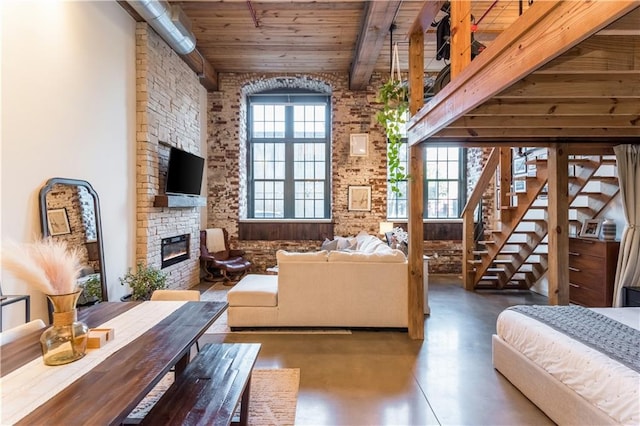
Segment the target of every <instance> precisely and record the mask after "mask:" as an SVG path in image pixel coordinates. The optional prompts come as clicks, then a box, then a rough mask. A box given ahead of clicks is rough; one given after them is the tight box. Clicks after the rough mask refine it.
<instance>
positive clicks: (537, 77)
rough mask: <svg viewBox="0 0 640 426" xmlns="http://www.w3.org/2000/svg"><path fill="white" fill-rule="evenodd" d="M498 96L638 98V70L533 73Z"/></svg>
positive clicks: (639, 88)
mask: <svg viewBox="0 0 640 426" xmlns="http://www.w3.org/2000/svg"><path fill="white" fill-rule="evenodd" d="M498 96H501V97H507V96H514V97H524V98H538V97H539V98H549V97H552V96H555V97H561V98H570V97H607V98H625V97H631V98H638V97H640V71H611V72H604V71H602V72H601V71H598V72H565V73H560V72H544V73H543V72H535V73H532V74H530V75H528V76H526V77H524V78H523V79H521V80H520V81H518V82H517V83H515V84H513V85H512V86H511V87H509V88H508V89H506V90H504V91H503V92H500V93H499V94H498Z"/></svg>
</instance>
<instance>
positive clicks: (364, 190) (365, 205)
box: [349, 186, 371, 212]
mask: <svg viewBox="0 0 640 426" xmlns="http://www.w3.org/2000/svg"><path fill="white" fill-rule="evenodd" d="M349 210H350V211H363V212H368V211H371V187H370V186H349Z"/></svg>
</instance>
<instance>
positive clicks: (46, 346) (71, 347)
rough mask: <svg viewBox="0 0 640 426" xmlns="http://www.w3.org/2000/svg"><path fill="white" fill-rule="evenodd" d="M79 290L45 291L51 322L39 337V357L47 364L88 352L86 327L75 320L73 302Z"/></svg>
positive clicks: (74, 304)
mask: <svg viewBox="0 0 640 426" xmlns="http://www.w3.org/2000/svg"><path fill="white" fill-rule="evenodd" d="M81 292H82V290H78V291H76V292H74V293H69V294H47V298H48V299H49V301H51V304H52V305H53V325H52V326H51V327H49V328H48V329H46V330H45V332H44V333H42V336H40V343H41V344H42V358H43V360H44V363H45V364H46V365H62V364H68V363H70V362H73V361H77V360H79V359H80V358H82V357H83V356H84V355H85V353H86V351H87V335H88V333H89V328H88V327H87V325H86V324H85V323H83V322H80V321H78V311H77V309H76V303H77V302H78V297H80V293H81Z"/></svg>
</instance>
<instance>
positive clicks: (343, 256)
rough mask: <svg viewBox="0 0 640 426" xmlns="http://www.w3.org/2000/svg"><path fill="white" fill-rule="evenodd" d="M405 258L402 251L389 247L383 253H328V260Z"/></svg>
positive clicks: (401, 259)
mask: <svg viewBox="0 0 640 426" xmlns="http://www.w3.org/2000/svg"><path fill="white" fill-rule="evenodd" d="M406 260H407V258H406V257H405V255H404V253H402V252H401V251H400V250H396V249H391V248H389V251H388V252H385V253H361V252H357V251H353V252H343V251H332V252H331V253H329V262H371V263H374V262H377V263H403V262H405V261H406Z"/></svg>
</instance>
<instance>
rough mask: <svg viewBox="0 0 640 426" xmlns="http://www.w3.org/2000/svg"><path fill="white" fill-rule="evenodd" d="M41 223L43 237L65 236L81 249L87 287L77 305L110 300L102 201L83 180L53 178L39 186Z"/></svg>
mask: <svg viewBox="0 0 640 426" xmlns="http://www.w3.org/2000/svg"><path fill="white" fill-rule="evenodd" d="M40 226H41V228H42V235H43V237H45V238H46V237H51V238H53V239H56V240H63V241H65V242H66V243H67V245H68V246H69V248H75V249H77V250H78V254H79V255H80V259H81V262H82V265H81V266H82V270H81V272H80V275H79V277H78V285H79V286H80V287H82V288H83V289H84V291H83V293H82V295H81V296H80V299H79V300H78V306H83V305H91V304H94V303H96V302H97V301H100V300H101V301H104V302H106V301H107V300H108V298H107V283H106V277H105V271H104V254H103V248H102V225H101V222H100V201H99V199H98V194H97V193H96V191H95V190H94V189H93V187H92V186H91V184H90V183H89V182H87V181H84V180H78V179H67V178H59V177H56V178H52V179H49V180H48V181H47V183H46V184H45V185H44V186H43V187H42V189H41V190H40Z"/></svg>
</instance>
